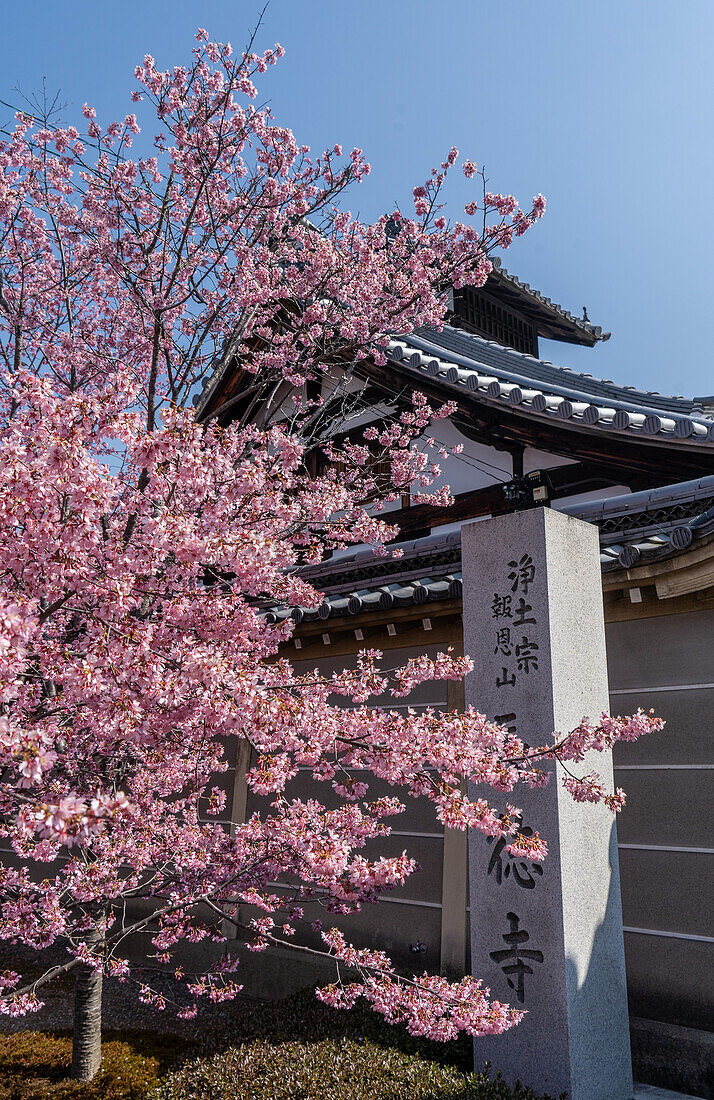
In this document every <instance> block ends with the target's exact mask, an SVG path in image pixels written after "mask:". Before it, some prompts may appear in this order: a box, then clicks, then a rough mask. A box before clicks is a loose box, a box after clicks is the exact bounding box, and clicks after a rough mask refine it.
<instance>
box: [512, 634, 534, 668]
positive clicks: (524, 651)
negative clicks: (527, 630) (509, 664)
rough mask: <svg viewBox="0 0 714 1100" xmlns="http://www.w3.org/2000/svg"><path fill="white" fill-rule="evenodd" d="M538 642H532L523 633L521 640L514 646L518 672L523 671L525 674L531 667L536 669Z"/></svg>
mask: <svg viewBox="0 0 714 1100" xmlns="http://www.w3.org/2000/svg"><path fill="white" fill-rule="evenodd" d="M538 648H539V646H538V643H537V642H532V641H530V639H528V638H527V637H526V636H525V634H524V635H523V637H522V638H521V642H520V644H519V645H517V646H516V664H517V666H518V671H519V672H525V673H526V675H527V674H528V673H529V672H530V671H531V669H533V671H537V670H538Z"/></svg>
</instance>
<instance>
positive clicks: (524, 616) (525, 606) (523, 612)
mask: <svg viewBox="0 0 714 1100" xmlns="http://www.w3.org/2000/svg"><path fill="white" fill-rule="evenodd" d="M532 610H533V608H532V607H531V605H530V604H529V603H526V601H525V600H524V599H523V596H521V598H520V600H519V601H518V603H517V604H516V607H515V612H516V617H515V619H514V620H513V625H514V626H526V624H528V623H533V624H534V625H535V621H536V620H535V618H534V617H533V616H532V615H529V614H528V612H529V611H532Z"/></svg>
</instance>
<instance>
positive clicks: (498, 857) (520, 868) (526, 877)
mask: <svg viewBox="0 0 714 1100" xmlns="http://www.w3.org/2000/svg"><path fill="white" fill-rule="evenodd" d="M520 832H521V833H522V835H523V836H533V830H532V829H531V828H529V827H528V826H526V827H525V828H524V829H521V830H520ZM495 839H496V838H495V837H492V836H490V837H488V843H489V844H492V843H493V841H494V840H495ZM508 843H509V840H508V837H503V836H502V837H500V838H499V839H498V841H497V842H496V846H495V848H494V849H493V852H492V853H491V859H490V861H489V864H488V870H487V872H486V874H487V875H490V874H491V872H492V871H494V872H495V874H496V882H497V883H498V885H499V886H500V885H501V883H502V882H504V881H505V880H506V879H507V878H509V877H512V881H513V882H515V884H516V885H517V886H522V887H523V889H524V890H533V889H534V888H535V884H536V880H535V879H534V878H533V876H534V875H539V876H542V874H543V868H542V866H541V865H540V863H536V862H532V861H531V862H529V861H528V860H526V859H521V858H519V857H518V856H512V855H511V854H510V852H507V851H505V849H506V845H507V844H508Z"/></svg>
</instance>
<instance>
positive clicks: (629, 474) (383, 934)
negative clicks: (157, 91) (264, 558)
mask: <svg viewBox="0 0 714 1100" xmlns="http://www.w3.org/2000/svg"><path fill="white" fill-rule="evenodd" d="M608 335H609V334H606V333H603V332H602V330H601V329H600V328H598V327H596V326H594V325H592V324H591V323H590V322H589V320H588V319H587V316H586V315H585V316H584V317H583V318H578V317H576V316H574V315H572V314H571V313H569V312H567V311H566V310H565V309H563V308H562V307H560V306H559V305H556V304H555V303H553V302H551V301H550V299H548V298H545V297H544V296H543V295H541V294H540V293H538V292H537V291H535V290H534V289H533V288H531V287H530V286H528V285H527V284H524V283H522V282H520V281H519V280H518V279H517V278H515V277H514V276H513V275H510V274H509V273H508V272H506V271H505V269H504V268H502V267H500V266H496V267H495V268H494V271H493V273H492V274H491V275H490V276H489V279H488V281H487V283H486V285H485V286H484V287H483V288H480V289H474V288H465V289H464V290H462V291H459V292H456V293H454V294H453V296H452V300H451V309H450V312H449V315H448V318H447V323H446V324H445V325H444V327H443V330H442V331H436V330H421V331H419V332H416V333H414V334H412V335H408V336H400V337H399V338H395V339H393V340H392V341H391V343H390V349H389V353H388V361H387V363H386V365H383V366H380V365H377V364H376V363H375V362H374V361H372V360H369V359H365V360H362V361H360V362H357V363H352V364H349V365H347V364H336V365H335V368H334V370H332V371H330V372H327V373H326V374H325V377H324V379H323V381H322V383H320V385H321V387H322V396H323V399H324V401H325V407H326V408H327V409H329V408H330V402H331V401H333V400H335V399H336V395H338V394H339V395H340V397H342V396H343V395H344V393H349V394H353V395H358V396H359V416H358V417H357V418H356V419H354V418H353V419H352V421H351V422H350V423H351V427H350V429H349V430H350V431H356V430H357V429H359V430H360V431H363V430H364V427H365V426H366V425H367V424H369V423H370V422H372V421H374V422H379V421H380V419H381V418H384V417H386V416H389V415H392V414H393V413H394V412H398V411H400V410H401V408H408V407H409V397H410V394H411V392H413V391H414V390H420V391H422V392H423V393H424V394H426V396H427V397H429V398H430V399H432V400H433V401H434V402H435V403H442V402H444V401H445V400H450V401H454V402H455V403H456V411H455V412H454V413H453V415H452V416H451V417H450V418H449V419H448V420H442V421H438V422H437V423H436V424H435V425H434V429H433V430H432V431H430V432H429V433H427V434H429V435H431V436H434V437H436V440H437V442H438V443H440V444H443V445H444V447H445V448H447V449H449V450H451V449H452V448H453V447H454V446H455V445H457V444H460V445H462V447H463V450H462V451H461V453H460V454H450V457H449V458H448V459H447V460H445V461H444V463H443V467H444V475H443V479H444V481H445V482H446V483H448V484H449V485H450V486H451V489H452V492H453V495H454V503H453V504H452V505H451V506H449V507H447V508H440V507H435V506H432V505H428V504H414V503H412V502H410V500H409V498H408V496H406V497H404V498H403V499H402V501H401V504H395V505H394V506H393V510H392V511H391V512H389V513H388V518H389V519H390V520H393V521H394V522H395V523H397V524H398V525H399V527H400V531H401V534H400V536H399V540H398V541H399V545H400V546H401V547H402V549H403V556H402V557H401V558H399V559H392V558H386V559H385V558H379V557H376V556H375V555H374V554H373V553H372V551H371V549H369V548H364V549H359V550H356V551H341V552H338V553H336V554H334V555H333V556H332V557H331V558H330V559H329V560H327V561H325V562H323V563H322V564H321V565H320V566H316V567H313V568H311V569H309V570H306V571H305V575H306V576H309V577H310V579H311V580H312V581H313V582H314V583H315V584H316V586H317V587H318V588H320V589H321V590H322V591H323V592H324V602H323V603H322V605H321V606H320V607H319V608H318V609H317V610H306V609H305V610H302V609H297V610H296V611H294V612H293V613H292V614H293V616H294V618H295V620H296V627H295V632H294V635H293V638H292V639H291V641H290V642H289V643H288V644H287V646H286V655H288V656H289V657H290V658H291V659H292V660H293V661H294V662H295V664H296V667H297V668H298V669H299V670H304V669H308V668H314V667H318V668H319V669H320V670H321V671H323V672H330V671H331V670H332V669H335V668H343V667H345V666H347V665H349V663H350V660H351V659H352V658H353V657H354V655H355V654H356V652H357V651H358V650H359V649H361V648H364V647H373V648H378V649H381V650H383V651H384V652H385V656H386V658H387V659H388V663H389V665H390V666H393V665H395V664H398V663H401V662H402V661H403V660H405V659H407V658H408V657H409V656H412V655H416V654H418V653H424V652H427V653H432V654H433V653H436V652H438V651H439V650H443V649H444V647H445V646H446V645H452V646H454V648H455V649H456V650H457V651H463V641H462V621H461V592H462V579H461V550H460V527H461V524H462V523H463V522H465V521H472V520H475V519H478V518H479V517H487V516H493V515H498V514H500V513H504V512H508V511H513V510H516V509H519V508H525V507H538V506H549V507H553V508H557V509H561V510H563V511H567V512H568V513H569V514H571V515H574V516H578V517H580V518H581V519H583V520H587V521H588V522H590V523H593V524H595V525H596V526H597V527H598V529H599V532H600V549H601V566H602V592H603V601H604V610H605V622H606V636H607V648H608V666H609V679H610V692H611V710H612V712H613V713H618V714H624V713H630V712H631V711H633V710H636V709H637V707H643V708H644V709H649V708H650V707H652V708H653V709H654V711H655V713H657V714H658V715H661V716H662V717H664V718H665V719H666V720H667V725H666V728H665V730H664V731H663V732H662V733H660V734H655V735H652V736H650V737H646V738H644V739H642V741H641V742H636V743H632V744H622V745H619V746H618V747H617V751H616V752H615V761H614V763H615V776H616V781H617V783H618V785H621V786H623V787H624V788H625V789H626V791H627V795H628V802H627V806H626V808H625V809H624V810H623V811H622V813H621V814H620V815H619V818H618V839H619V856H620V867H621V877H622V902H623V920H624V934H625V951H626V963H627V975H628V993H629V1005H630V1014H631V1022H632V1038H633V1057H634V1061H635V1074H636V1076H637V1077H638V1078H639V1080H642V1081H651V1082H652V1083H655V1084H657V1083H658V1084H661V1085H663V1086H666V1087H670V1088H679V1089H680V1090H681V1091H684V1092H691V1093H694V1094H695V1095H697V1096H702V1097H710V1096H714V1079H713V1078H712V1076H711V1073H712V1070H711V1066H712V1064H714V1036H713V1035H711V1034H710V1033H711V1031H712V1030H713V1024H714V1013H713V1011H712V1007H713V1005H712V1002H713V997H712V988H713V986H714V906H713V905H712V896H713V893H714V892H713V891H712V886H711V883H712V881H713V875H712V872H713V870H714V823H713V822H714V815H713V814H712V778H713V777H714V743H713V741H712V729H711V722H712V719H711V714H712V712H713V711H714V398H708V399H707V398H703V399H699V400H697V399H694V398H686V397H681V396H675V397H665V396H662V395H661V394H659V393H654V392H643V391H641V390H638V389H635V388H633V387H632V386H627V385H620V384H616V383H614V382H611V381H608V380H601V379H598V378H595V377H593V376H592V375H590V374H584V373H577V372H575V371H572V370H569V369H567V368H563V367H558V366H556V365H554V364H553V363H552V362H549V361H547V360H546V359H543V358H541V356H540V346H539V343H540V341H541V340H544V339H546V340H551V341H565V342H568V343H572V344H581V345H586V346H590V347H593V346H594V345H595V344H597V343H598V342H602V341H604V340H607V339H608ZM247 387H248V381H247V380H246V376H245V374H244V372H243V371H242V370H241V368H240V364H238V363H236V362H235V361H230V360H228V361H226V362H224V363H223V364H222V366H221V368H220V370H217V371H216V372H215V373H214V375H213V376H212V378H211V379H210V380H209V382H208V384H207V386H206V388H205V390H204V393H203V395H202V396H201V397H200V399H199V401H198V409H197V413H198V416H199V417H200V418H201V419H204V420H205V419H209V418H211V417H214V416H215V417H217V418H218V419H219V420H221V421H222V422H224V423H227V422H229V421H230V420H231V419H232V418H233V417H234V416H236V415H238V414H239V413H240V412H241V410H245V409H246V407H247V403H248V401H249V400H250V398H249V396H248V395H247ZM244 391H246V396H242V395H243V392H244ZM335 407H336V408H337V405H335ZM263 413H265V410H263ZM268 614H270V615H272V616H274V617H275V618H280V617H283V616H285V615H286V614H287V612H286V611H285V610H283V609H280V608H272V609H269V611H268ZM473 656H475V657H478V655H477V654H474V655H473ZM392 705H393V704H392V703H391V702H389V700H385V706H392ZM408 705H410V706H415V707H427V706H430V707H433V708H435V709H437V710H441V709H447V710H449V709H455V708H458V707H460V706H462V705H463V685H461V684H456V683H430V684H423V685H422V686H421V687H420V688H419V689H417V691H416V692H415V693H414V696H413V697H410V700H409V704H408ZM491 717H496V716H495V715H494V716H491ZM498 718H499V720H500V721H501V722H503V723H504V724H508V720H509V716H508V715H507V714H505V715H499V716H498ZM524 736H525V734H524ZM245 763H246V762H245V761H244V760H243V761H242V762H241V760H239V761H238V765H237V768H236V772H235V792H234V802H233V820H234V821H237V820H242V819H243V818H244V816H245V815H246V814H249V813H250V812H251V810H252V809H254V808H257V807H258V806H259V805H261V800H260V799H255V798H254V797H253V796H252V795H251V794H250V792H248V791H247V790H246V787H245V783H244V781H243V776H244V772H245ZM309 782H311V780H310V781H309ZM309 782H308V780H307V778H306V779H305V781H304V782H302V780H301V779H300V778H298V779H297V780H295V782H294V784H293V787H292V789H293V791H294V793H295V794H296V795H305V794H307V792H308V789H309ZM377 786H378V785H373V789H375V790H376V787H377ZM320 793H321V795H322V796H324V790H323V789H322V788H321V792H320ZM380 793H381V792H380ZM486 844H487V842H486V840H485V838H484V845H486ZM466 847H467V843H466V837H465V836H464V834H462V833H458V832H457V833H454V832H451V831H449V830H446V831H444V829H443V828H442V827H441V826H440V825H439V823H438V822H437V821H436V818H435V815H434V812H433V808H432V807H431V805H430V804H428V803H424V804H423V805H422V803H421V801H416V802H410V804H409V806H408V807H407V810H406V812H405V813H404V814H403V815H402V817H401V818H400V819H399V821H398V823H397V825H396V829H395V831H394V832H393V833H392V835H391V837H390V838H389V839H388V840H387V841H383V842H381V844H380V849H381V850H382V851H383V852H385V853H386V854H398V853H399V852H401V851H402V850H403V849H404V848H406V849H407V850H408V852H409V854H410V855H411V856H413V857H415V858H416V859H417V860H418V861H419V863H420V864H421V866H422V868H423V870H422V873H420V874H415V875H413V876H412V877H410V878H409V879H408V881H407V883H406V885H405V886H404V887H403V888H402V889H398V890H395V891H394V892H393V893H391V894H389V895H387V896H386V897H385V898H384V899H383V900H382V901H380V904H379V905H378V906H377V907H376V908H375V909H373V910H372V909H370V910H368V911H365V912H363V913H362V914H360V915H359V917H358V918H355V919H353V918H345V919H344V920H343V921H342V925H343V927H345V929H346V931H348V932H350V933H351V934H352V935H353V936H354V939H355V942H357V943H360V944H365V945H370V946H371V945H375V946H376V945H377V944H379V945H380V946H383V947H384V948H385V949H386V950H387V951H388V952H389V953H390V954H391V956H392V957H393V959H394V960H395V962H396V963H397V965H401V966H404V967H411V966H414V965H416V967H417V969H423V968H424V967H426V968H427V969H429V970H432V971H441V972H442V973H446V974H449V975H458V974H464V973H468V971H469V935H468V920H469V915H468V903H467V899H468V885H467V852H466ZM583 859H584V860H587V852H583ZM516 870H517V868H516ZM514 873H515V870H514ZM417 956H419V957H417ZM311 966H312V964H311ZM266 975H268V976H269V980H271V982H272V984H273V988H284V989H285V990H286V991H287V990H288V989H290V988H295V987H296V986H299V985H304V984H309V983H310V982H314V981H315V980H316V978H317V980H319V973H318V972H317V971H316V970H314V969H310V968H308V967H306V966H305V965H303V964H296V963H295V962H294V961H293V960H292V959H289V958H288V957H287V955H286V957H282V956H281V953H280V952H279V951H274V952H273V953H272V954H266V955H262V956H261V957H260V965H259V967H258V969H257V970H256V974H255V978H254V984H255V991H256V992H257V991H258V990H259V986H260V985H261V984H262V983H264V982H265V981H266ZM479 976H480V977H483V978H484V980H485V981H486V983H487V984H488V982H489V980H490V979H491V976H490V975H488V974H483V975H479ZM246 987H247V988H250V979H249V978H248V979H246ZM707 1067H709V1068H708V1069H707ZM708 1074H709V1076H708Z"/></svg>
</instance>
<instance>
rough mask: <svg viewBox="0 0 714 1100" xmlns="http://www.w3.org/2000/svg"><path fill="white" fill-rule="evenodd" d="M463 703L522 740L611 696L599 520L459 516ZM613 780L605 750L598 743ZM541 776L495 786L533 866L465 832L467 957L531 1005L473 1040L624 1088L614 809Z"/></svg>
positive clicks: (547, 1076) (555, 1071) (520, 1067)
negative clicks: (532, 848) (540, 850)
mask: <svg viewBox="0 0 714 1100" xmlns="http://www.w3.org/2000/svg"><path fill="white" fill-rule="evenodd" d="M462 560H463V584H464V589H463V616H464V651H465V652H466V653H467V654H469V655H470V656H471V657H472V658H473V660H474V663H475V668H474V671H473V673H471V675H470V676H469V677H467V680H466V701H467V703H470V704H471V705H472V706H474V707H476V708H477V709H478V710H480V711H482V712H483V713H485V714H487V715H488V716H489V717H490V718H497V719H498V720H499V722H500V723H501V724H502V725H506V726H510V727H515V729H516V731H517V733H518V735H519V736H520V737H521V738H523V740H524V741H526V742H527V743H529V744H542V743H543V742H544V741H547V740H548V739H549V736H550V735H551V734H552V732H553V731H554V730H558V731H560V732H561V733H565V732H567V731H568V730H570V729H572V728H574V727H575V726H576V725H577V724H578V723H579V722H580V720H581V718H582V717H583V715H588V716H590V717H591V718H595V719H597V718H598V717H599V716H600V714H601V713H602V712H603V711H607V710H608V709H609V704H608V691H607V673H606V665H605V627H604V621H603V607H602V588H601V580H600V557H599V542H598V532H597V529H596V528H595V527H594V526H592V525H591V524H587V523H583V522H582V521H581V520H578V519H574V518H572V517H570V516H566V515H563V514H562V513H559V512H555V511H552V510H551V509H548V508H539V509H533V510H529V511H525V512H518V513H514V514H512V515H507V516H501V517H498V518H495V519H489V520H483V521H481V522H477V523H471V524H468V525H467V526H465V527H463V528H462ZM591 755H592V757H593V759H588V760H586V762H585V763H584V764H582V765H580V766H579V767H577V768H576V767H574V768H573V770H576V771H577V774H578V775H582V774H585V772H586V771H592V770H596V771H597V772H599V774H600V775H601V776H602V778H603V780H604V782H605V784H606V786H609V787H611V786H612V761H611V758H610V754H609V753H593V754H591ZM541 766H542V767H544V768H548V769H550V770H551V771H552V773H553V774H552V775H551V780H550V783H549V785H548V786H547V787H545V788H542V789H540V790H536V791H529V790H527V789H526V788H523V789H522V790H521V789H520V788H518V789H517V791H516V792H513V793H512V794H511V795H510V796H502V795H499V794H497V793H496V792H494V791H491V790H490V788H483V787H478V786H475V787H473V788H472V791H471V793H472V795H473V796H474V797H476V796H479V795H480V796H485V797H488V798H489V799H490V800H491V802H492V803H493V804H495V805H497V806H499V807H502V808H504V809H505V806H506V804H507V803H508V802H509V801H510V802H511V803H513V804H515V805H517V806H518V807H519V808H520V809H522V811H523V827H524V828H530V829H533V830H534V831H537V832H539V833H540V835H541V836H542V837H543V838H544V839H545V840H546V841H547V843H548V847H549V855H548V857H547V859H546V860H545V862H544V863H543V864H536V863H530V862H528V861H526V860H521V859H517V858H512V857H509V856H508V854H507V853H506V852H505V851H504V845H503V844H502V843H501V842H496V841H491V842H489V841H488V840H487V839H486V838H485V837H483V836H482V834H480V833H478V832H473V833H472V834H470V837H469V875H470V899H471V969H472V973H473V974H474V975H475V976H476V977H479V978H482V979H483V981H484V984H485V985H487V986H489V987H490V989H491V995H492V997H493V998H495V999H497V1000H500V1001H507V1002H509V1003H510V1004H512V1005H513V1006H514V1007H516V1008H522V1009H526V1010H527V1013H528V1014H527V1016H526V1017H525V1018H524V1020H523V1021H522V1022H521V1024H519V1025H518V1026H517V1027H516V1028H513V1029H511V1031H508V1032H506V1033H505V1034H504V1035H500V1036H493V1037H488V1038H484V1039H477V1040H476V1041H475V1057H476V1064H477V1066H480V1065H482V1064H483V1062H486V1061H490V1062H491V1064H492V1066H493V1067H494V1070H495V1069H500V1070H501V1071H502V1072H503V1075H504V1077H505V1078H506V1080H507V1081H508V1082H510V1083H513V1082H514V1081H515V1080H516V1078H519V1079H520V1080H521V1081H522V1082H524V1083H525V1084H528V1085H530V1086H532V1087H533V1088H534V1089H536V1091H538V1092H541V1091H543V1092H547V1093H548V1094H550V1095H551V1096H554V1097H558V1096H559V1095H560V1093H561V1092H567V1095H568V1098H569V1100H629V1098H630V1097H631V1096H632V1073H631V1062H630V1045H629V1028H628V1014H627V991H626V986H625V962H624V948H623V935H622V913H621V904H620V878H619V868H618V859H617V837H616V831H615V824H614V820H613V817H612V814H611V813H610V811H609V810H608V809H607V808H606V807H604V806H602V805H596V806H593V805H592V804H590V803H585V804H582V803H575V802H573V800H572V799H571V797H570V795H569V794H568V793H567V791H565V789H564V788H563V786H562V783H561V777H562V774H563V770H562V767H561V765H559V764H558V765H555V764H554V762H547V763H543V764H542V765H541Z"/></svg>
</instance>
